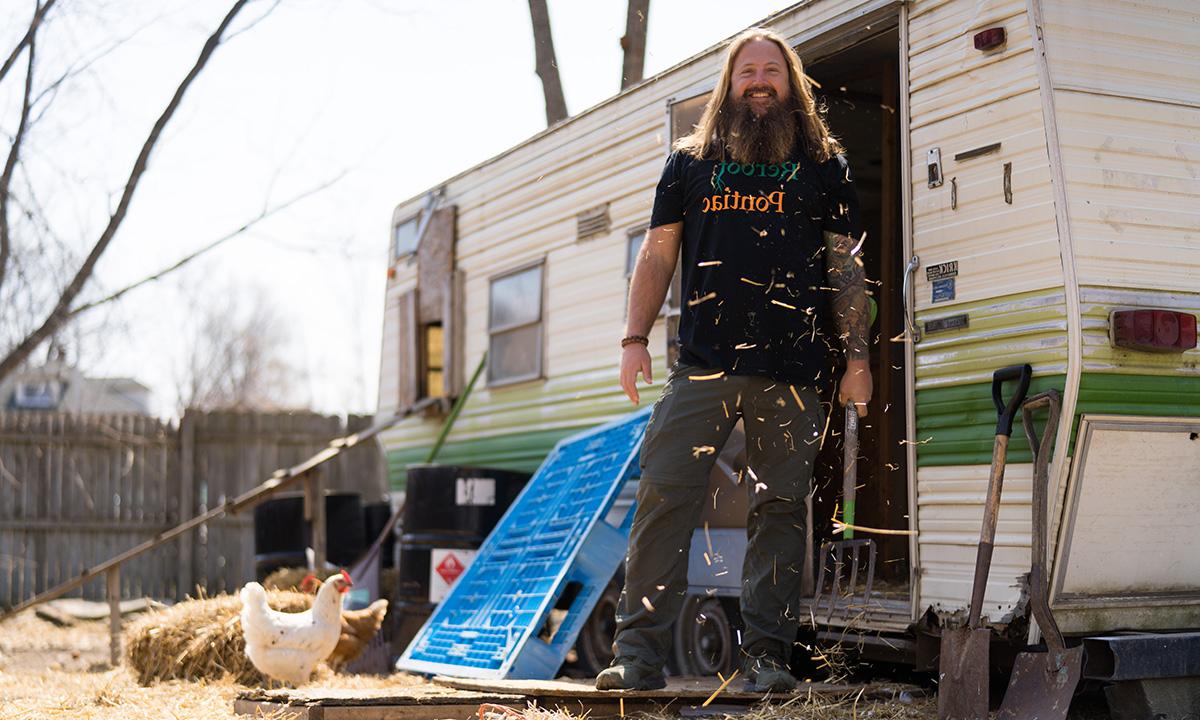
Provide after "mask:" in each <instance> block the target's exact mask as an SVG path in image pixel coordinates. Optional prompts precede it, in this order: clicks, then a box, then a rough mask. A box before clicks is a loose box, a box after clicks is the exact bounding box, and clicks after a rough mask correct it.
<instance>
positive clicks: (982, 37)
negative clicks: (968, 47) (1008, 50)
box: [974, 27, 1005, 50]
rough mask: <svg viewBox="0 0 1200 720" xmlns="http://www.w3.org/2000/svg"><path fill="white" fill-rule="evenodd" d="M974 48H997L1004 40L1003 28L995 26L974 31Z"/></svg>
mask: <svg viewBox="0 0 1200 720" xmlns="http://www.w3.org/2000/svg"><path fill="white" fill-rule="evenodd" d="M974 40H975V49H976V50H991V49H993V48H998V47H1000V46H1001V45H1003V44H1004V42H1005V35H1004V28H1002V27H995V28H988V29H987V30H980V31H979V32H977V33H975V37H974Z"/></svg>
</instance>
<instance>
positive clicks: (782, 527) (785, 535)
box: [596, 29, 871, 692]
mask: <svg viewBox="0 0 1200 720" xmlns="http://www.w3.org/2000/svg"><path fill="white" fill-rule="evenodd" d="M810 87H811V81H810V80H809V79H808V78H807V77H806V76H805V75H804V71H803V68H802V66H801V64H800V59H799V58H798V57H797V56H796V54H795V52H793V51H792V49H791V48H790V47H789V46H788V44H787V42H786V41H785V40H784V39H783V38H782V37H780V36H779V35H777V34H775V33H773V32H771V31H768V30H762V29H752V30H748V31H746V32H745V33H742V34H741V35H739V36H738V37H736V38H735V39H734V40H733V42H732V43H731V45H730V47H729V52H728V55H727V57H726V60H725V64H724V68H723V70H722V72H721V76H720V79H719V80H718V82H717V87H716V89H715V90H714V91H713V95H712V98H711V99H710V100H709V103H708V106H707V107H706V108H705V111H704V114H703V116H702V118H701V120H700V123H699V125H697V127H696V129H695V131H694V132H693V133H692V134H691V135H689V136H687V137H685V138H683V139H681V140H680V141H679V142H678V143H677V144H676V147H675V151H674V152H673V153H672V154H671V156H670V157H669V158H668V160H667V164H666V168H665V170H664V171H663V175H662V179H661V180H660V182H659V184H658V189H657V192H656V195H655V199H654V210H653V213H652V216H651V223H650V224H651V228H650V231H649V233H648V235H647V237H646V240H645V242H644V243H643V245H642V249H641V252H640V254H639V256H638V260H637V264H636V267H635V269H634V273H633V282H632V285H631V288H630V301H629V319H628V323H627V326H626V333H627V337H625V338H624V339H623V340H622V341H621V345H622V348H623V350H622V356H621V371H620V375H621V387H622V388H623V389H624V391H625V392H626V394H627V395H628V396H629V398H630V400H632V401H633V402H635V403H636V402H637V401H638V390H637V384H636V383H637V374H638V373H639V372H640V373H641V374H642V376H643V377H644V378H645V381H646V382H651V376H650V355H649V353H648V351H647V348H646V345H647V340H646V336H647V335H648V334H649V332H650V328H651V327H652V325H653V324H654V320H655V318H656V317H657V315H658V311H659V308H660V307H661V306H662V302H663V298H664V296H665V295H666V291H667V287H668V285H669V283H670V280H671V276H672V274H673V272H674V269H675V264H676V259H677V257H678V256H679V252H680V250H681V249H682V252H683V263H682V270H683V273H682V274H683V278H682V279H683V292H684V300H685V302H684V303H683V314H682V317H681V321H680V326H679V340H680V350H681V354H680V360H679V363H677V364H676V366H675V367H674V368H672V369H671V372H670V375H669V377H668V379H667V383H666V385H665V387H664V388H663V392H662V396H661V397H660V398H659V400H658V403H657V404H656V405H655V407H654V412H653V415H652V416H651V419H650V423H649V426H648V427H647V429H646V436H645V440H644V441H643V444H642V476H641V482H640V485H639V489H638V506H637V514H636V516H635V519H634V523H633V529H632V533H631V536H630V540H629V554H628V557H627V559H626V574H625V589H624V591H623V592H622V595H621V600H620V604H619V606H618V610H617V635H616V640H615V642H614V643H613V648H614V652H615V653H616V656H617V657H616V659H615V660H614V662H613V665H612V666H611V667H609V668H608V669H606V670H604V671H603V672H601V673H600V675H599V676H597V678H596V687H598V688H600V689H651V688H657V687H662V686H663V685H664V684H665V678H664V677H663V672H662V667H663V664H664V662H665V660H666V655H667V649H668V648H669V647H670V642H671V623H672V621H673V620H674V618H675V617H676V615H677V614H678V613H679V609H680V606H681V604H682V602H683V599H684V595H685V594H686V593H687V558H688V548H689V546H690V544H691V538H692V531H693V529H694V528H695V527H696V524H697V522H698V520H699V517H700V513H701V510H702V507H703V503H704V502H705V500H706V499H707V497H706V489H707V487H708V478H709V472H710V471H711V469H712V466H713V463H714V462H715V460H716V455H717V452H718V451H719V450H720V448H721V447H722V446H723V445H724V443H725V440H726V438H727V437H728V435H729V432H730V431H731V430H732V428H733V426H734V424H735V423H736V422H737V420H738V417H739V416H740V417H741V419H742V420H743V423H744V427H745V431H746V445H747V448H746V450H747V464H748V469H747V471H746V478H745V480H746V485H747V492H748V493H749V496H750V510H749V517H748V520H747V529H746V531H747V546H746V559H745V566H744V567H745V570H744V573H743V578H742V596H741V607H742V617H743V619H744V620H745V626H746V627H745V632H744V633H743V635H742V652H743V655H744V671H745V676H746V677H747V679H748V681H749V684H750V687H751V688H752V689H755V690H758V691H761V692H766V691H774V692H780V691H787V690H790V689H793V688H794V687H795V684H796V681H795V679H794V678H793V677H792V675H791V673H790V672H789V670H788V665H787V661H788V658H789V657H790V654H791V647H792V643H793V642H794V640H795V637H796V631H797V620H796V616H797V615H798V609H799V608H798V601H799V599H800V581H801V577H800V573H801V571H802V568H803V567H804V558H803V554H804V550H803V549H804V545H805V530H804V523H805V512H804V510H805V508H804V503H805V497H806V496H807V495H808V493H809V489H810V486H811V481H812V471H813V461H814V458H815V456H816V453H817V447H818V445H819V441H820V434H821V427H822V423H823V419H822V417H821V406H820V401H819V395H818V388H819V387H820V386H821V385H822V384H823V383H824V382H826V381H827V380H828V377H827V375H826V377H824V378H823V377H822V371H823V370H824V369H825V368H826V363H827V358H826V346H827V345H829V346H836V345H837V344H838V340H839V339H837V338H834V339H829V338H826V337H825V336H824V334H823V333H822V329H821V324H822V320H823V318H826V317H829V316H830V315H832V317H833V318H835V319H836V323H837V326H838V329H839V334H840V345H841V348H842V349H844V352H845V355H846V371H845V373H844V375H843V376H842V377H841V379H840V383H839V385H838V402H840V403H841V404H843V405H845V404H847V403H850V402H853V403H854V404H855V406H856V407H857V409H858V413H859V415H860V416H862V415H865V414H866V405H867V402H868V401H869V400H870V398H871V373H870V370H869V369H868V366H867V345H868V337H867V332H868V319H867V318H868V315H867V298H866V293H865V283H864V277H863V269H862V265H861V262H860V261H859V260H858V258H857V257H856V254H857V251H858V247H859V245H860V244H861V241H862V238H863V233H862V230H861V228H860V227H859V220H858V201H857V197H856V195H855V192H854V187H853V184H852V182H851V179H850V171H849V167H848V165H847V164H846V160H845V158H844V157H842V156H841V155H840V154H839V153H840V152H841V147H840V146H839V144H838V143H837V141H836V140H834V139H833V138H832V137H830V135H829V131H828V129H827V128H826V126H825V123H824V121H823V120H822V119H821V117H820V114H819V113H818V110H817V107H816V103H815V102H814V100H813V96H812V91H811V89H810Z"/></svg>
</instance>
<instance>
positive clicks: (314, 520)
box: [304, 468, 325, 574]
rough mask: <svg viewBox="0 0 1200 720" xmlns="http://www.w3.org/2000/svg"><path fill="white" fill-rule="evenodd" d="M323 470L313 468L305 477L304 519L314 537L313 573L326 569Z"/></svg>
mask: <svg viewBox="0 0 1200 720" xmlns="http://www.w3.org/2000/svg"><path fill="white" fill-rule="evenodd" d="M323 475H324V473H322V472H321V468H313V469H312V470H309V471H308V473H307V474H306V475H305V476H304V519H305V520H308V522H309V529H310V530H311V533H310V534H311V536H312V549H313V572H314V573H318V574H319V573H320V572H321V571H322V570H323V569H325V483H324V482H323V478H322V476H323Z"/></svg>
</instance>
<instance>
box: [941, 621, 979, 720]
mask: <svg viewBox="0 0 1200 720" xmlns="http://www.w3.org/2000/svg"><path fill="white" fill-rule="evenodd" d="M991 639H992V633H991V631H990V630H988V629H987V628H975V629H974V630H972V629H971V628H958V629H955V630H949V631H946V632H943V633H942V647H941V651H940V659H939V661H938V717H939V718H940V719H941V720H987V716H988V646H989V644H990V642H991Z"/></svg>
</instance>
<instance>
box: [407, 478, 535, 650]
mask: <svg viewBox="0 0 1200 720" xmlns="http://www.w3.org/2000/svg"><path fill="white" fill-rule="evenodd" d="M529 478H530V475H529V473H523V472H516V471H513V470H493V469H487V468H476V467H462V466H457V465H411V466H409V468H408V474H407V482H406V484H405V498H404V514H403V515H402V516H401V518H400V524H401V535H400V560H399V563H400V567H399V572H398V575H399V580H398V586H397V588H396V600H397V602H396V606H397V611H398V615H399V623H398V633H397V636H396V637H395V639H394V644H393V647H394V648H395V649H396V650H398V651H403V650H404V648H405V647H407V646H408V643H409V642H411V640H412V638H413V636H415V635H416V633H417V631H418V630H420V629H421V625H422V624H423V623H424V622H425V619H426V618H428V617H429V615H430V613H432V612H433V609H434V608H435V607H437V604H436V602H434V601H431V599H430V590H431V584H432V580H433V573H434V572H437V568H434V567H433V563H432V562H431V559H432V556H433V554H434V551H435V550H436V551H442V550H445V551H450V553H453V552H454V551H456V550H462V551H468V552H470V551H474V550H476V549H477V548H478V547H479V546H480V545H481V544H483V541H484V540H485V539H486V538H487V536H488V534H489V533H491V531H492V529H493V528H495V527H496V523H498V522H499V521H500V518H501V517H502V516H503V515H504V512H505V511H506V510H508V506H509V505H511V504H512V502H513V500H515V499H516V497H517V495H518V494H520V492H521V488H523V487H524V486H525V483H526V482H527V481H528V480H529ZM439 555H441V553H439ZM444 559H445V558H443V560H444Z"/></svg>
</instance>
